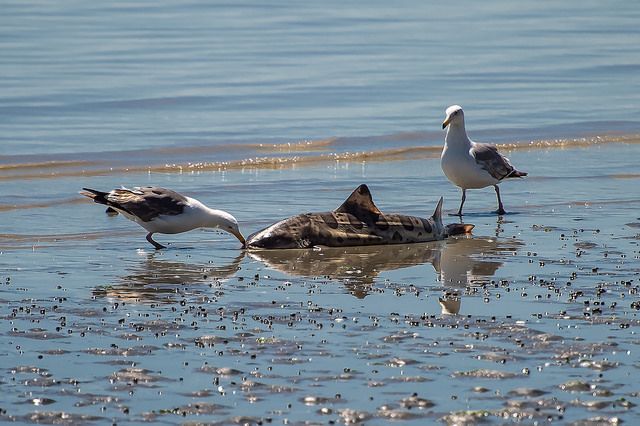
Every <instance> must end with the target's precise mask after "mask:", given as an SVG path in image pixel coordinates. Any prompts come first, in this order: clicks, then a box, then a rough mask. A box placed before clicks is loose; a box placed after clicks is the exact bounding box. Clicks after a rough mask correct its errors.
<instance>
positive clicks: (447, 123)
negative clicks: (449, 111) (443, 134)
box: [442, 116, 451, 129]
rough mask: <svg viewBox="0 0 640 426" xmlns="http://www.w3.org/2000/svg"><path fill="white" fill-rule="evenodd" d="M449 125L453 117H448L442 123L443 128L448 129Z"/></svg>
mask: <svg viewBox="0 0 640 426" xmlns="http://www.w3.org/2000/svg"><path fill="white" fill-rule="evenodd" d="M449 123H451V117H450V116H449V117H447V118H446V119H445V120H444V121H443V122H442V128H443V129H446V128H447V126H448V125H449Z"/></svg>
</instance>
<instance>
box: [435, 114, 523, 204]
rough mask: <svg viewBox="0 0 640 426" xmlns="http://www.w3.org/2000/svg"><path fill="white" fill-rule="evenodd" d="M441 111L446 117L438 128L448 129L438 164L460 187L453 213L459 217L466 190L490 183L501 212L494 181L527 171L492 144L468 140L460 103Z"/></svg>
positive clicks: (497, 190) (496, 185)
mask: <svg viewBox="0 0 640 426" xmlns="http://www.w3.org/2000/svg"><path fill="white" fill-rule="evenodd" d="M445 113H446V115H447V117H446V118H445V120H444V122H443V123H442V128H443V129H445V128H447V126H448V127H449V128H448V129H447V134H446V136H445V138H444V148H443V149H442V156H441V157H440V165H441V166H442V171H443V172H444V174H445V175H446V176H447V179H449V180H450V181H451V182H452V183H453V184H454V185H456V186H459V187H460V188H461V189H462V201H461V202H460V208H459V209H458V213H457V214H456V216H462V206H463V205H464V200H465V199H466V198H467V189H478V188H484V187H487V186H489V185H493V187H494V188H495V190H496V195H497V196H498V210H497V211H496V213H498V214H499V215H503V214H505V213H506V212H505V211H504V206H503V205H502V200H501V199H500V190H499V189H498V184H499V183H500V182H502V180H504V179H509V178H519V177H523V176H526V175H527V173H525V172H520V171H518V170H516V169H515V168H514V167H513V166H512V165H511V163H510V162H509V159H508V158H507V157H504V156H502V155H501V154H500V153H499V152H498V149H497V148H496V147H495V146H494V145H490V144H484V143H477V142H474V141H472V140H471V139H469V137H468V136H467V131H466V130H465V128H464V112H462V107H461V106H459V105H452V106H450V107H449V108H447V110H446V112H445Z"/></svg>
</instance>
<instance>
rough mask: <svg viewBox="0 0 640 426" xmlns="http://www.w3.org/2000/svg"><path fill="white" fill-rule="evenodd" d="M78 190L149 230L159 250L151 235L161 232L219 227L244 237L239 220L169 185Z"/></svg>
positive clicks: (160, 247)
mask: <svg viewBox="0 0 640 426" xmlns="http://www.w3.org/2000/svg"><path fill="white" fill-rule="evenodd" d="M82 189H83V190H82V191H80V194H82V195H84V196H85V197H89V198H91V199H93V201H95V202H96V203H98V204H104V205H107V206H109V207H111V208H113V209H114V210H115V211H117V212H118V213H121V214H122V215H123V216H124V217H126V218H127V219H129V220H132V221H134V222H135V223H137V224H138V225H140V226H142V227H143V228H144V229H146V230H147V231H149V233H148V234H147V241H149V242H150V243H151V244H153V246H154V247H155V248H156V249H157V250H159V249H163V248H165V246H163V245H162V244H159V243H157V242H156V241H154V240H153V238H151V237H152V236H153V234H155V233H156V232H158V233H160V234H179V233H181V232H187V231H191V230H192V229H196V228H220V229H221V230H223V231H226V232H229V233H231V234H233V235H235V237H236V238H237V239H238V240H240V242H241V243H242V247H244V244H245V239H244V237H243V236H242V234H241V233H240V231H239V229H238V221H237V220H236V218H234V217H233V216H231V215H230V214H229V213H227V212H225V211H222V210H215V209H211V208H209V207H207V206H205V205H204V204H202V203H201V202H200V201H198V200H196V199H193V198H190V197H185V196H184V195H181V194H178V193H177V192H175V191H172V190H170V189H164V188H158V187H155V186H146V187H142V188H139V187H136V188H133V189H126V188H120V189H114V190H112V191H110V192H102V191H96V190H95V189H89V188H82Z"/></svg>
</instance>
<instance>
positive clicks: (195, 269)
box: [93, 253, 244, 303]
mask: <svg viewBox="0 0 640 426" xmlns="http://www.w3.org/2000/svg"><path fill="white" fill-rule="evenodd" d="M243 258H244V253H242V254H241V255H239V256H237V257H235V258H233V259H231V261H230V262H228V263H225V264H223V265H220V266H216V265H208V264H207V265H201V264H189V263H183V262H177V261H168V260H165V259H164V258H163V257H162V254H161V253H150V254H148V255H147V256H146V258H145V260H144V261H143V262H137V263H136V264H135V267H134V268H131V270H130V271H129V272H130V273H129V274H128V275H125V276H122V277H121V278H120V279H119V280H118V282H117V283H115V284H111V285H105V286H101V287H97V288H96V289H94V290H93V294H94V295H95V296H97V297H108V298H114V299H118V300H122V301H126V302H128V303H149V302H174V301H175V300H174V299H175V298H176V297H180V292H181V291H182V290H184V289H185V288H186V287H188V286H189V285H194V284H196V285H200V286H204V285H206V284H208V283H211V282H213V281H215V280H219V279H224V278H229V277H232V276H233V275H234V274H235V273H236V272H238V271H239V270H240V263H241V262H242V259H243ZM203 289H204V287H203ZM207 289H208V286H207ZM189 290H191V291H192V290H193V288H190V289H189Z"/></svg>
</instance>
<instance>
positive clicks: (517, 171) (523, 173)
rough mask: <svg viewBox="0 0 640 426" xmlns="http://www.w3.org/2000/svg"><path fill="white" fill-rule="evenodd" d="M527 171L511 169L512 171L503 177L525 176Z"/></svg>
mask: <svg viewBox="0 0 640 426" xmlns="http://www.w3.org/2000/svg"><path fill="white" fill-rule="evenodd" d="M528 174H529V173H527V172H521V171H519V170H516V169H513V171H512V172H511V173H509V174H508V175H507V176H505V177H504V178H505V179H510V178H521V177H525V176H527V175H528Z"/></svg>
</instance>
